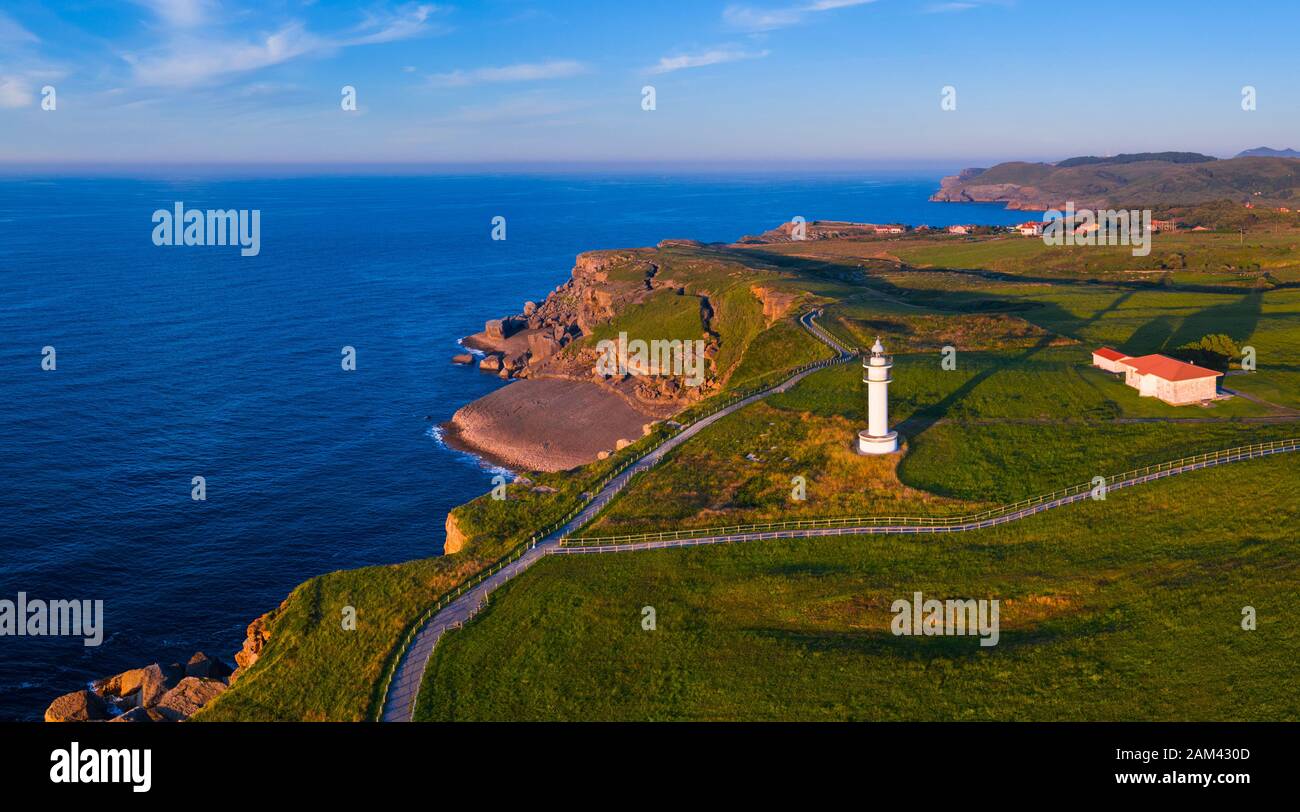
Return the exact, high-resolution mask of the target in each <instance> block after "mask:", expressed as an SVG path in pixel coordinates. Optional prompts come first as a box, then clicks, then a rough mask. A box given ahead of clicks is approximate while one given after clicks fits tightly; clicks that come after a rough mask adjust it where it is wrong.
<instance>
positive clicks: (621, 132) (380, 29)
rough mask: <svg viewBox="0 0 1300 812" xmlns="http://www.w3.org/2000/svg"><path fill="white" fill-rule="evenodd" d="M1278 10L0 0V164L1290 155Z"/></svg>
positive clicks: (802, 1)
mask: <svg viewBox="0 0 1300 812" xmlns="http://www.w3.org/2000/svg"><path fill="white" fill-rule="evenodd" d="M1297 22H1300V9H1297V8H1296V7H1295V6H1294V5H1293V4H1292V3H1290V2H1276V3H1263V2H1260V3H1249V2H1243V3H1237V4H1234V5H1232V6H1231V7H1230V8H1227V7H1224V6H1222V5H1221V4H1219V3H1211V2H1204V3H1199V2H1168V3H1164V2H1150V3H1141V4H1138V3H1132V2H1109V1H1103V2H1094V3H1089V4H1085V5H1083V6H1076V7H1073V8H1071V7H1067V6H1065V5H1063V4H1061V3H1057V2H1048V1H1046V0H1043V1H1041V2H1040V1H1039V0H963V1H961V2H944V1H943V0H938V1H937V2H930V1H929V0H874V2H862V1H861V0H754V1H753V2H749V1H748V0H744V1H733V0H726V1H724V2H708V0H693V1H692V2H670V1H661V0H657V1H656V2H653V3H651V2H636V3H632V2H617V1H616V0H607V1H606V2H585V1H582V0H572V1H571V2H561V1H559V0H556V1H555V2H532V1H531V0H482V2H468V1H467V2H447V3H443V2H438V3H423V2H411V3H405V2H396V3H394V2H360V3H342V2H328V1H327V0H319V1H318V2H303V1H302V0H259V1H257V2H252V1H247V2H246V1H244V0H135V2H130V1H129V0H119V1H118V2H98V1H97V0H72V1H71V2H57V1H54V0H49V1H47V2H39V3H38V2H28V0H10V1H9V2H6V4H5V5H4V6H3V10H0V161H3V162H6V163H47V164H48V163H80V162H90V163H132V162H133V163H139V162H158V163H172V162H237V163H247V162H255V163H286V162H320V163H331V164H332V163H371V162H375V163H387V162H400V163H413V162H414V163H424V162H429V163H501V162H524V163H535V162H613V163H622V164H629V163H680V162H691V163H699V164H704V165H722V164H724V163H729V162H741V163H744V162H751V163H760V164H770V165H790V166H798V165H804V164H810V163H820V162H824V163H830V164H836V163H841V164H845V165H849V164H855V165H857V164H865V165H873V164H874V165H882V166H883V165H898V166H905V165H950V164H951V165H968V164H974V163H989V162H993V161H996V160H1005V159H1017V158H1023V159H1032V160H1055V159H1059V158H1063V157H1068V156H1071V155H1078V154H1111V153H1117V152H1134V151H1143V150H1165V149H1176V150H1193V151H1200V152H1207V153H1210V154H1216V155H1221V156H1227V155H1231V154H1234V153H1236V152H1237V151H1239V150H1241V149H1244V148H1247V147H1253V146H1259V145H1268V146H1274V147H1287V146H1295V147H1300V126H1297V125H1300V82H1296V81H1295V77H1297V76H1300V50H1298V49H1296V48H1295V47H1294V41H1293V36H1294V31H1295V30H1296V23H1297ZM345 85H350V86H352V87H355V88H356V91H357V102H358V104H357V110H356V111H344V110H342V109H341V107H340V100H341V98H342V96H341V88H342V87H343V86H345ZM646 85H652V86H654V88H655V95H656V109H655V110H653V111H645V110H642V108H641V101H642V88H643V87H644V86H646ZM1246 85H1251V86H1253V87H1255V88H1256V93H1257V109H1255V110H1253V111H1249V112H1248V111H1243V110H1242V107H1241V93H1242V87H1243V86H1246ZM46 86H50V87H53V88H54V89H55V93H56V97H55V98H56V100H57V109H55V110H53V111H47V110H42V109H41V99H42V88H44V87H46ZM944 86H952V87H954V88H955V89H956V102H957V105H956V109H955V110H952V111H944V110H942V109H941V107H940V100H941V93H942V88H943V87H944Z"/></svg>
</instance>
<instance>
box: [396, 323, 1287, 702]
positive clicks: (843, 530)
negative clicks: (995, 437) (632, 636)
mask: <svg viewBox="0 0 1300 812" xmlns="http://www.w3.org/2000/svg"><path fill="white" fill-rule="evenodd" d="M819 314H820V311H819V310H815V311H809V312H808V313H805V314H804V315H803V316H801V317H800V318H799V321H800V323H801V324H802V325H803V326H804V328H805V329H806V330H808V332H809V333H811V334H812V335H814V336H815V337H817V338H818V340H820V341H822V342H823V343H825V344H827V345H828V346H830V347H831V348H832V349H834V350H835V351H836V353H837V356H836V357H835V358H831V359H827V360H826V361H823V362H819V363H818V364H817V365H815V366H813V367H811V368H809V369H805V370H803V371H801V372H799V373H796V374H794V375H792V376H790V377H789V378H787V379H785V380H784V381H782V382H781V383H779V384H776V385H775V386H773V387H771V388H770V389H765V390H763V391H761V392H758V393H756V394H754V395H751V396H749V397H747V398H745V399H744V400H740V401H737V402H736V403H733V404H731V405H729V406H727V407H725V408H723V409H720V410H719V411H717V412H715V413H714V414H712V415H709V416H708V417H705V418H702V419H700V420H699V421H697V422H695V423H693V424H691V425H690V426H688V427H687V428H685V429H684V430H682V431H681V432H680V433H678V434H677V435H675V436H673V437H671V438H669V439H668V440H665V441H664V442H663V443H662V444H660V445H659V446H658V447H657V448H655V449H654V450H653V451H651V452H649V453H648V454H646V455H645V456H644V457H642V458H641V459H640V460H638V461H637V462H635V463H634V464H632V465H630V466H629V467H628V468H627V469H626V470H625V471H624V472H623V473H621V474H619V475H618V476H617V477H615V478H614V479H613V480H611V481H610V482H609V484H607V485H606V486H605V487H604V488H602V489H601V490H600V492H599V493H597V494H596V495H595V497H594V498H593V499H592V500H591V502H589V503H588V504H587V506H586V508H584V509H583V510H582V512H581V513H579V514H578V515H577V516H575V517H574V518H573V520H572V521H570V522H569V523H568V524H566V525H564V526H563V527H561V528H560V529H559V530H557V531H555V532H554V533H552V534H551V535H549V536H547V537H546V538H544V539H542V540H541V541H539V542H538V543H537V544H536V545H535V546H534V547H533V548H531V549H529V550H527V551H526V552H525V553H524V554H523V555H522V556H521V557H520V558H518V559H517V560H515V561H513V562H511V563H510V564H508V565H507V566H505V567H504V568H502V569H501V570H500V571H499V572H497V573H495V574H493V575H491V576H490V577H488V578H486V579H485V580H484V581H483V582H482V583H481V584H479V585H478V586H476V587H474V588H473V589H471V590H469V591H467V592H466V593H465V594H464V595H462V596H460V597H459V598H457V599H456V600H454V601H452V602H451V603H449V604H448V605H447V607H446V608H445V609H443V610H441V611H440V612H438V613H436V614H435V615H434V616H433V617H431V618H430V619H429V620H428V621H427V622H426V623H425V624H424V625H423V626H422V627H421V628H420V629H419V631H418V632H416V634H415V636H414V638H413V639H412V641H411V644H410V645H409V646H408V648H407V649H406V651H405V652H403V653H402V655H401V658H400V660H399V662H398V665H397V669H396V671H395V672H394V675H393V679H392V682H391V683H390V685H389V688H388V694H387V695H386V696H385V698H384V707H383V712H382V714H381V716H380V719H381V721H385V722H409V721H411V719H412V716H413V714H414V711H415V702H416V698H417V697H418V695H419V692H420V682H421V680H422V678H423V676H424V671H425V668H426V666H427V665H428V662H429V658H430V657H431V656H432V654H433V650H434V647H435V646H437V644H438V641H439V640H440V639H442V635H443V634H444V633H446V632H447V630H449V629H455V628H459V627H460V626H462V625H464V624H465V623H466V622H468V621H469V620H470V619H471V618H473V617H474V615H475V614H477V612H478V611H479V610H480V609H481V608H483V606H484V605H485V604H486V603H487V599H488V596H489V595H490V594H491V593H492V591H493V590H495V589H496V588H497V587H499V586H501V585H502V584H504V583H506V582H507V581H509V580H510V579H511V578H514V577H515V576H516V575H518V574H519V573H521V572H523V571H524V570H526V569H528V568H529V567H530V566H532V565H533V564H534V563H536V562H537V561H539V560H541V559H542V558H543V557H544V556H547V555H589V554H594V553H621V552H632V551H635V550H656V549H666V548H673V547H695V546H701V545H708V544H727V543H733V542H743V541H759V540H763V539H782V538H811V537H818V536H856V535H874V534H911V535H916V534H931V533H960V532H964V531H967V530H979V529H982V528H987V527H994V526H996V525H1000V524H1006V523H1008V522H1014V521H1018V520H1020V519H1024V518H1026V517H1029V516H1032V515H1034V514H1036V513H1042V512H1043V511H1045V510H1051V509H1053V508H1057V507H1062V506H1064V505H1069V504H1072V503H1074V502H1080V501H1083V500H1085V499H1089V498H1091V493H1090V492H1089V491H1086V490H1085V491H1082V492H1079V493H1074V494H1070V495H1068V496H1063V497H1060V498H1058V499H1053V500H1049V501H1045V502H1041V503H1038V504H1035V505H1032V506H1029V507H1026V508H1024V509H1022V510H1017V511H1014V512H1011V513H1007V514H1005V515H1001V516H997V517H994V518H988V519H982V520H978V521H969V522H962V523H956V524H951V525H940V526H935V525H906V524H900V525H894V526H889V525H866V526H859V527H825V528H795V529H786V530H770V531H755V532H737V533H732V534H726V535H701V536H697V537H693V538H681V539H665V540H655V541H638V542H629V543H610V544H583V545H575V546H564V545H562V544H561V542H563V541H564V539H565V538H566V537H568V536H569V535H570V534H571V533H573V532H574V531H576V530H577V529H578V528H580V527H582V526H583V525H585V524H586V523H587V522H589V521H591V519H593V518H594V517H595V516H596V514H597V513H599V512H600V511H601V509H603V508H604V507H605V505H606V504H608V502H609V500H611V499H613V498H614V497H615V496H616V495H617V494H618V493H619V492H620V491H621V490H623V488H624V487H625V486H626V485H627V483H628V482H629V481H630V480H631V479H632V477H634V476H635V475H636V474H638V473H640V472H642V471H645V470H647V469H649V468H651V467H653V466H655V465H657V464H658V463H659V462H660V460H662V459H663V458H664V456H665V455H666V454H668V452H670V451H672V450H673V449H674V448H677V447H678V446H680V445H681V444H682V443H684V442H686V441H687V440H689V439H690V438H692V437H694V436H695V435H696V434H699V433H700V432H701V431H703V430H704V429H705V428H707V427H709V426H710V425H712V424H714V423H716V422H717V421H719V420H721V419H722V418H724V417H726V416H727V415H729V414H732V413H734V412H736V411H738V410H740V409H743V408H745V407H746V406H748V405H749V404H751V403H754V402H755V401H758V400H761V399H763V398H766V397H768V396H769V395H773V394H776V393H778V392H784V391H786V390H787V389H789V388H790V387H792V386H794V385H795V384H796V383H798V382H799V381H801V380H803V378H804V377H805V376H807V375H809V374H811V373H812V372H815V371H816V370H818V369H822V368H825V367H827V366H830V365H831V364H837V363H843V362H845V361H849V360H852V359H853V358H856V357H857V354H856V351H854V350H851V349H849V348H847V347H845V346H844V345H843V344H841V343H840V342H839V341H837V340H836V339H835V338H834V337H833V336H831V335H830V334H829V333H827V332H826V331H825V330H823V329H822V328H821V327H820V326H819V325H818V324H817V323H816V322H815V321H814V318H815V317H816V316H817V315H819ZM1268 445H1269V447H1266V448H1259V447H1247V448H1242V449H1234V450H1232V451H1229V452H1224V454H1223V455H1222V456H1216V457H1214V458H1212V459H1205V460H1198V461H1195V462H1189V463H1188V464H1186V465H1179V466H1174V467H1171V468H1168V469H1164V470H1160V471H1155V472H1151V473H1147V474H1142V475H1139V476H1133V477H1131V478H1128V479H1124V480H1120V481H1118V482H1114V483H1111V484H1109V485H1108V486H1107V488H1108V490H1116V489H1119V488H1127V487H1131V486H1133V485H1140V484H1142V483H1145V482H1151V481H1153V480H1157V479H1163V478H1165V477H1170V476H1175V475H1177V474H1182V473H1187V472H1189V471H1196V470H1200V469H1203V468H1211V467H1214V466H1217V465H1224V464H1226V463H1229V462H1236V461H1239V460H1246V459H1255V458H1257V457H1265V456H1270V455H1273V454H1280V453H1285V452H1289V451H1297V450H1300V439H1295V440H1284V441H1278V442H1276V443H1271V444H1268ZM701 532H702V533H706V532H707V530H701Z"/></svg>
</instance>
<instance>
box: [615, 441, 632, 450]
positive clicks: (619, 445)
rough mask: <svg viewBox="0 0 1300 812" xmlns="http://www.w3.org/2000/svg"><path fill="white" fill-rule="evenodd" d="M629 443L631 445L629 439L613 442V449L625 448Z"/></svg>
mask: <svg viewBox="0 0 1300 812" xmlns="http://www.w3.org/2000/svg"><path fill="white" fill-rule="evenodd" d="M630 445H632V441H631V440H619V441H617V442H615V443H614V449H615V450H616V451H622V450H623V449H625V448H627V447H628V446H630Z"/></svg>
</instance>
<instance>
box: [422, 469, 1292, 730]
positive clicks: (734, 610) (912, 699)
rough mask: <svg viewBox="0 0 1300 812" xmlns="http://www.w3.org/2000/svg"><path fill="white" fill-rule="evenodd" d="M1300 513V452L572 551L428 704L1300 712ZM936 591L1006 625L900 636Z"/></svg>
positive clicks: (504, 610)
mask: <svg viewBox="0 0 1300 812" xmlns="http://www.w3.org/2000/svg"><path fill="white" fill-rule="evenodd" d="M1228 492H1230V493H1232V494H1234V496H1225V493H1228ZM1246 495H1248V496H1246ZM1298 523H1300V479H1298V478H1297V475H1296V468H1295V461H1294V460H1291V459H1289V458H1286V457H1280V458H1274V459H1268V460H1255V461H1249V462H1242V463H1234V464H1232V465H1231V466H1229V467H1227V468H1221V469H1216V470H1209V471H1202V472H1197V473H1194V474H1189V475H1186V476H1183V477H1179V478H1175V479H1171V480H1164V481H1161V482H1159V483H1155V484H1151V485H1147V486H1143V487H1140V488H1134V489H1131V490H1124V491H1118V492H1114V493H1112V494H1111V496H1110V497H1109V498H1108V499H1107V500H1106V501H1105V502H1089V503H1086V504H1081V505H1076V506H1071V507H1068V508H1065V509H1061V510H1057V511H1053V512H1051V513H1048V514H1043V515H1041V516H1035V517H1032V518H1030V519H1028V520H1025V521H1022V522H1018V523H1015V524H1012V525H1007V526H1004V527H1000V528H994V529H990V530H985V531H977V532H972V533H966V534H958V535H954V536H942V537H898V536H890V537H863V538H823V539H809V540H781V541H770V542H751V543H746V544H738V545H730V546H718V547H708V548H698V549H687V550H668V551H655V552H637V553H628V554H616V555H587V556H560V557H552V558H549V559H547V560H545V561H544V562H542V563H541V564H539V565H537V566H536V567H535V568H533V569H532V570H530V571H529V572H527V573H526V574H524V575H523V576H521V577H520V578H518V579H516V580H515V581H514V582H512V583H510V584H509V585H507V586H506V587H504V588H503V589H502V590H501V591H500V592H498V593H497V594H496V596H494V598H493V600H492V603H491V604H490V606H489V607H488V608H487V609H486V610H485V611H484V612H483V614H482V615H481V616H480V618H479V619H478V620H476V621H475V622H474V623H473V624H471V625H470V626H468V627H466V628H465V629H463V630H461V631H458V632H454V633H452V634H450V635H448V636H447V637H446V638H445V639H444V640H443V642H442V643H441V644H440V645H439V647H438V649H437V650H436V652H435V655H434V660H433V662H432V664H431V666H430V668H429V670H428V672H427V673H426V676H425V683H424V687H423V690H422V692H421V695H420V701H419V706H418V710H417V718H419V719H423V720H480V719H561V720H578V719H598V720H668V719H687V720H689V719H714V720H717V719H723V720H749V719H800V720H810V719H811V720H843V719H858V720H993V719H1002V720H1063V719H1086V720H1117V719H1123V720H1187V719H1191V720H1236V719H1270V720H1279V719H1289V720H1295V719H1297V718H1300V689H1297V687H1296V685H1295V681H1294V680H1293V679H1292V676H1291V673H1290V671H1291V665H1290V664H1291V663H1293V662H1295V661H1296V659H1297V658H1300V631H1298V630H1297V627H1296V626H1295V624H1294V623H1292V622H1291V621H1290V618H1291V614H1292V611H1293V608H1294V602H1295V596H1296V595H1297V594H1300V562H1298V561H1297V558H1296V556H1295V549H1294V545H1295V534H1294V531H1295V528H1296V527H1297V526H1298ZM914 591H921V592H922V593H924V594H925V595H926V596H927V597H937V598H940V599H945V598H966V597H974V598H997V599H998V600H1000V601H1001V602H1002V603H1001V638H1000V642H999V644H998V645H997V646H994V647H992V648H981V647H980V646H979V645H978V643H977V641H976V639H975V638H970V637H935V638H925V637H896V636H894V635H892V634H891V633H890V631H889V621H890V618H891V615H890V613H889V608H890V605H891V603H892V601H894V600H895V599H897V598H908V599H910V597H911V594H912V593H913V592H914ZM644 606H652V607H654V608H655V611H656V624H657V628H656V630H655V631H645V630H643V629H642V626H641V618H642V614H641V613H642V607H644ZM1244 606H1253V607H1254V608H1255V610H1256V611H1257V613H1258V628H1257V630H1255V631H1244V630H1243V629H1242V628H1241V619H1242V607H1244Z"/></svg>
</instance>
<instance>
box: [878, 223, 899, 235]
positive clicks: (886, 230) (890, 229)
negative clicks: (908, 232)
mask: <svg viewBox="0 0 1300 812" xmlns="http://www.w3.org/2000/svg"><path fill="white" fill-rule="evenodd" d="M876 233H877V234H902V233H903V227H902V226H894V225H889V226H876Z"/></svg>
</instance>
